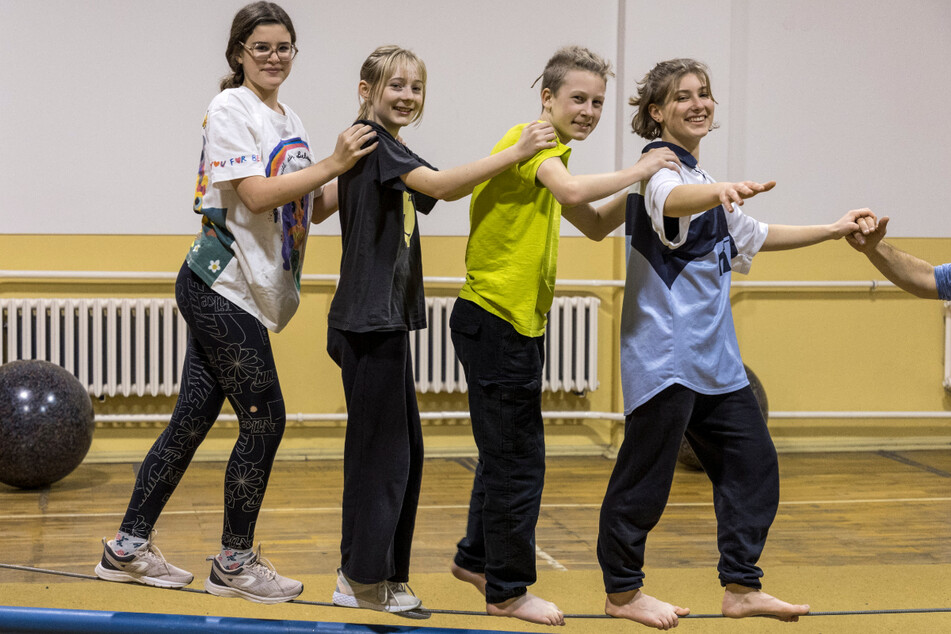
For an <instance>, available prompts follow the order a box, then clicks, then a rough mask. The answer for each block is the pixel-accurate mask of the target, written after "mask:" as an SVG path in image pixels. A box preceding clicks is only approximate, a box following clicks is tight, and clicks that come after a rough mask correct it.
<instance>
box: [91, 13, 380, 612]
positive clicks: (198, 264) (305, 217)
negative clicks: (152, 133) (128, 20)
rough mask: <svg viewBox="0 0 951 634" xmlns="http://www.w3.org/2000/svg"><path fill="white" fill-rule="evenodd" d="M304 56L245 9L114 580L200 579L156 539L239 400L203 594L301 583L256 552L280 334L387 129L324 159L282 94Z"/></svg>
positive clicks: (271, 592) (287, 590) (273, 443)
mask: <svg viewBox="0 0 951 634" xmlns="http://www.w3.org/2000/svg"><path fill="white" fill-rule="evenodd" d="M296 51H297V47H296V34H295V31H294V25H293V23H292V22H291V19H290V17H289V16H288V15H287V13H285V12H284V10H283V9H282V8H281V7H279V6H278V5H276V4H274V3H271V2H256V3H254V4H249V5H247V6H245V7H244V8H242V9H241V10H240V11H238V13H237V14H236V15H235V17H234V20H233V23H232V26H231V35H230V38H229V40H228V47H227V49H226V56H227V60H228V65H229V66H230V67H231V70H232V72H231V74H230V75H228V76H227V77H225V78H224V79H223V80H222V82H221V92H220V93H219V94H218V95H217V96H216V97H215V98H214V99H212V101H211V104H210V105H209V106H208V111H207V113H206V114H205V120H204V124H203V126H202V127H203V145H202V154H201V161H200V163H199V168H198V178H197V183H196V192H195V202H194V211H195V213H198V214H201V216H202V226H201V231H200V232H199V234H198V237H197V238H196V239H195V241H194V243H193V245H192V247H191V249H190V250H189V252H188V254H187V257H186V259H185V263H184V264H183V265H182V268H181V271H180V272H179V276H178V280H177V281H176V284H175V295H176V299H177V302H178V306H179V310H180V311H181V314H182V316H183V317H184V319H185V321H186V323H187V324H188V327H189V333H188V336H189V340H188V350H187V353H186V357H185V360H184V367H183V369H182V379H181V390H180V393H179V398H178V403H177V404H176V406H175V410H174V412H173V414H172V419H171V421H170V423H169V425H168V427H167V428H166V429H165V431H163V432H162V434H161V435H160V436H159V438H158V440H156V441H155V444H154V445H153V446H152V448H151V450H150V451H149V453H148V455H147V456H146V457H145V460H144V461H143V462H142V465H141V467H140V468H139V471H138V474H137V476H136V481H135V487H134V489H133V492H132V499H131V501H130V502H129V506H128V509H127V511H126V514H125V517H124V518H123V520H122V523H121V525H120V526H119V531H118V533H117V534H116V536H115V539H111V540H108V541H106V540H105V539H104V540H103V544H104V549H103V555H102V560H101V562H100V563H99V564H98V565H97V566H96V574H97V575H98V576H99V577H100V578H102V579H106V580H109V581H120V582H133V583H141V584H146V585H153V586H160V587H168V588H180V587H182V586H185V585H187V584H189V583H190V582H191V581H192V579H193V577H192V575H191V573H189V572H187V571H185V570H182V569H180V568H177V567H175V566H173V565H171V564H169V563H168V562H166V561H165V559H164V557H163V556H162V554H161V553H160V552H159V550H158V549H157V548H156V547H155V546H154V545H153V544H152V533H153V528H154V526H155V523H156V522H157V520H158V518H159V515H160V514H161V512H162V509H163V508H164V506H165V503H166V502H167V501H168V499H169V497H170V496H171V495H172V493H173V492H174V491H175V488H176V485H177V484H178V482H179V481H180V480H181V478H182V476H183V475H184V473H185V470H186V469H187V468H188V465H189V463H190V461H191V459H192V457H193V456H194V454H195V451H196V449H197V448H198V446H199V445H200V444H201V442H202V440H204V438H205V436H206V434H207V433H208V431H209V430H210V429H211V427H212V425H213V424H214V422H215V420H216V418H217V417H218V414H219V412H220V410H221V407H222V405H223V403H224V401H225V399H228V401H229V402H230V403H231V405H232V407H233V408H234V411H235V413H236V414H237V417H238V425H239V432H238V439H237V442H236V443H235V446H234V450H233V452H232V454H231V458H230V459H229V461H228V464H227V467H226V470H225V485H224V486H225V496H224V497H225V509H224V528H223V531H222V536H221V551H220V552H219V553H218V554H217V555H216V556H215V557H213V558H211V559H213V561H212V564H211V572H210V574H209V576H208V578H207V580H206V581H205V589H206V590H207V591H208V592H210V593H211V594H215V595H218V596H226V597H241V598H244V599H248V600H250V601H255V602H259V603H277V602H281V601H288V600H290V599H293V598H294V597H296V596H298V595H299V594H300V593H301V590H302V589H303V585H302V584H301V583H300V582H298V581H295V580H293V579H289V578H287V577H283V576H281V575H279V574H277V572H276V571H275V570H274V567H273V566H272V565H271V564H270V562H268V561H267V560H266V559H264V558H263V557H262V556H261V549H260V546H258V549H257V550H256V551H255V550H254V549H253V546H254V527H255V524H256V522H257V518H258V513H259V511H260V509H261V503H262V501H263V499H264V492H265V489H266V487H267V482H268V476H269V474H270V471H271V466H272V463H273V461H274V456H275V453H276V452H277V448H278V445H279V444H280V441H281V437H282V435H283V432H284V424H285V408H284V398H283V396H282V393H281V387H280V383H279V381H278V377H277V371H276V368H275V365H274V356H273V352H272V349H271V345H270V341H269V335H268V330H273V331H274V332H278V331H280V330H281V329H282V328H283V327H284V326H285V325H286V324H287V322H288V321H289V320H290V318H291V317H292V316H293V314H294V312H295V311H296V310H297V306H298V304H299V303H300V276H301V268H302V266H303V261H304V250H305V246H306V240H307V234H308V229H309V225H310V223H311V222H314V223H317V222H320V221H322V220H323V219H325V218H326V217H327V216H328V215H330V214H331V213H333V211H335V210H336V207H337V191H336V182H335V181H334V182H332V180H333V179H334V178H335V177H336V176H338V175H339V174H341V173H343V172H345V171H346V170H347V169H349V168H350V167H351V166H352V165H353V164H354V163H355V162H356V161H357V160H358V159H359V158H361V157H363V156H365V155H367V154H369V153H370V152H372V151H373V150H374V149H375V142H374V140H373V139H374V137H375V135H376V133H375V132H373V131H372V130H371V129H370V127H369V126H367V125H355V126H352V127H350V128H348V129H347V130H345V131H344V132H343V133H341V134H340V136H339V137H338V138H337V144H336V147H335V149H334V151H333V153H332V154H331V155H330V156H328V157H326V158H324V159H323V160H320V161H317V160H316V159H315V157H314V155H313V153H312V152H311V149H310V145H309V143H308V140H307V133H306V131H305V130H304V127H303V125H302V124H301V121H300V119H299V118H298V116H297V115H296V114H295V113H294V111H293V110H291V109H290V107H288V106H287V105H286V104H284V103H282V102H280V101H279V100H278V93H279V90H280V88H281V86H282V85H283V83H284V81H285V80H286V79H287V76H288V75H289V74H290V72H291V67H292V61H293V58H294V56H295V54H296Z"/></svg>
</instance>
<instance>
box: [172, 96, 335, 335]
mask: <svg viewBox="0 0 951 634" xmlns="http://www.w3.org/2000/svg"><path fill="white" fill-rule="evenodd" d="M281 108H282V109H283V111H284V114H281V113H279V112H275V111H274V110H272V109H271V108H269V107H268V106H266V105H265V104H264V102H262V101H261V100H260V99H259V98H258V97H257V95H255V94H254V93H253V92H252V91H251V90H249V89H248V88H245V87H243V86H242V87H240V88H231V89H228V90H224V91H222V92H220V93H219V94H218V95H217V96H216V97H215V98H214V99H212V101H211V104H210V105H209V106H208V112H207V113H206V115H205V122H204V124H203V126H202V127H203V130H204V131H203V135H202V136H203V143H202V154H201V165H200V166H199V170H198V180H197V184H196V188H195V189H196V190H195V204H194V210H195V212H196V213H200V214H202V229H201V232H200V233H199V234H198V237H197V238H195V242H194V243H193V245H192V248H191V251H190V252H189V254H188V259H187V261H188V266H189V268H190V269H191V270H192V271H194V272H195V273H196V274H197V275H198V276H199V277H201V278H202V279H203V280H204V281H205V282H206V283H207V284H208V285H209V286H210V287H211V288H212V289H213V290H214V291H215V292H217V293H218V294H220V295H221V296H222V297H225V298H227V299H229V300H231V301H232V302H234V303H235V304H237V305H238V306H240V307H241V308H243V309H244V310H246V311H248V312H249V313H250V314H252V315H254V316H255V317H256V318H257V319H259V320H260V321H261V323H262V324H264V325H265V326H266V327H267V328H268V329H270V330H272V331H274V332H279V331H280V330H281V329H282V328H283V327H284V326H285V325H287V322H288V321H289V320H290V318H291V317H292V316H293V315H294V313H295V312H296V310H297V306H298V305H299V304H300V275H301V269H302V267H303V263H304V249H305V246H306V243H307V234H308V231H309V230H310V218H311V214H312V211H313V204H314V193H308V194H306V195H304V196H303V197H301V198H300V199H299V200H295V201H292V202H290V203H288V204H286V205H283V206H282V207H278V208H275V209H272V210H270V211H266V212H262V213H258V214H255V213H251V211H250V210H249V209H248V208H247V207H246V206H245V205H244V204H243V203H242V202H241V199H240V198H239V197H238V194H237V192H236V191H235V189H234V187H233V181H234V180H235V179H240V178H245V177H247V176H265V177H268V176H277V175H280V174H287V173H290V172H296V171H297V170H300V169H303V168H305V167H307V166H309V165H312V164H313V163H314V159H313V155H312V154H311V151H310V146H309V143H308V139H307V133H306V131H305V130H304V126H303V124H302V123H301V121H300V119H299V118H298V117H297V115H296V114H294V112H293V111H292V110H291V109H290V108H289V107H287V106H286V105H284V104H281ZM317 195H320V191H318V192H317Z"/></svg>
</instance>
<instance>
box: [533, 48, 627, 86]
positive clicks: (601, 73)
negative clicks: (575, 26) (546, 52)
mask: <svg viewBox="0 0 951 634" xmlns="http://www.w3.org/2000/svg"><path fill="white" fill-rule="evenodd" d="M572 70H586V71H588V72H591V73H594V74H595V75H597V76H598V77H600V78H601V79H603V80H604V81H605V82H607V81H608V77H614V71H613V70H611V62H609V61H607V60H606V59H604V58H603V57H601V56H600V55H598V54H597V53H593V52H592V51H590V50H588V49H586V48H584V47H583V46H564V47H562V48H560V49H558V50H557V51H555V54H554V55H552V56H551V59H549V60H548V63H547V64H545V70H544V71H542V74H541V75H539V77H538V79H536V80H535V81H534V82H533V83H532V86H534V85H535V84H537V83H538V80H539V79H540V80H541V82H542V86H541V90H542V91H544V90H545V89H546V88H547V89H548V90H550V91H551V93H552V94H553V95H555V94H558V89H559V88H561V85H562V84H563V83H565V75H567V74H568V72H569V71H572Z"/></svg>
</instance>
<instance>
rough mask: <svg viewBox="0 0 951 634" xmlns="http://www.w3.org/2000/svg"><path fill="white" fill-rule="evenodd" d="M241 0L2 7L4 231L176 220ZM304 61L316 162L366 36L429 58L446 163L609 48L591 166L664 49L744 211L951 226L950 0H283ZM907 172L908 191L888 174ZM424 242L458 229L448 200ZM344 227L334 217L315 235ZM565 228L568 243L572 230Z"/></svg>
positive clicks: (612, 160)
mask: <svg viewBox="0 0 951 634" xmlns="http://www.w3.org/2000/svg"><path fill="white" fill-rule="evenodd" d="M243 4H244V2H243V1H241V0H238V1H235V0H206V2H203V3H194V2H191V1H185V0H164V1H162V2H140V1H134V2H133V1H129V0H94V1H90V2H75V1H74V0H0V24H3V25H4V26H5V28H4V36H3V37H2V38H0V56H2V59H3V60H4V62H3V63H2V64H0V148H2V149H0V232H3V233H115V234H124V233H132V234H188V233H192V232H194V231H196V230H197V226H198V220H197V218H196V217H194V215H193V214H192V213H191V201H192V194H193V191H194V180H195V172H196V169H197V166H198V158H199V153H200V143H201V142H200V126H201V120H202V116H203V114H204V109H205V107H206V105H207V103H208V101H209V100H210V99H211V98H212V97H213V96H214V94H215V93H216V92H217V81H218V79H219V78H220V77H221V76H222V75H224V74H225V73H226V72H227V65H226V63H225V60H224V53H223V51H224V47H225V45H226V42H227V35H228V28H229V26H230V21H231V17H232V16H233V15H234V12H235V11H236V10H237V9H238V8H240V7H241V6H242V5H243ZM282 6H284V7H285V8H286V9H287V11H288V13H289V14H290V15H291V17H292V18H293V19H294V23H295V26H296V28H297V32H298V44H299V46H300V48H301V54H300V56H299V57H298V60H297V61H296V62H295V65H294V72H293V73H292V75H291V77H290V79H289V80H288V82H287V83H286V84H285V85H284V87H282V90H281V99H282V100H283V101H285V102H286V103H288V104H290V105H291V106H292V107H293V108H294V109H295V110H296V111H297V112H298V114H300V115H301V118H302V119H303V120H304V123H305V125H306V126H307V128H308V131H309V133H310V137H311V145H312V146H313V148H314V150H315V152H316V153H317V154H318V155H325V154H327V153H329V152H330V151H331V150H332V148H333V143H334V140H335V138H336V135H337V133H338V132H339V131H340V130H342V129H343V128H345V127H346V126H347V125H348V124H349V123H350V122H351V121H352V119H353V117H354V115H355V113H356V108H357V101H356V94H355V93H356V83H357V73H358V70H359V66H360V63H361V62H362V61H363V59H364V58H365V57H366V55H367V54H368V53H369V52H370V51H371V50H372V49H373V48H375V47H376V46H377V45H379V44H383V43H397V44H401V45H403V46H406V47H408V48H412V49H413V50H415V51H416V52H417V53H419V54H420V55H421V57H422V58H423V59H424V60H425V61H426V63H427V66H428V68H429V78H430V79H429V86H428V98H427V104H426V115H425V117H424V120H423V122H422V124H421V126H420V127H419V128H408V129H406V130H405V134H404V135H403V136H404V138H405V139H406V141H407V143H408V144H409V145H410V146H411V147H412V148H413V149H414V150H415V151H417V152H418V153H419V154H421V155H422V156H424V157H426V158H427V159H428V160H430V162H432V163H433V164H434V165H437V166H451V165H455V164H458V163H461V162H465V161H469V160H473V159H476V158H478V157H480V156H482V155H484V154H486V153H488V151H489V150H490V149H491V147H492V145H493V144H494V143H495V141H496V140H497V139H498V138H499V137H500V136H501V134H502V133H503V132H504V131H505V130H506V129H507V128H508V127H509V126H511V125H512V124H514V123H516V122H518V121H523V120H529V119H531V118H533V117H534V116H536V114H537V113H538V109H539V104H538V97H537V88H536V89H532V88H530V87H529V86H530V85H531V83H532V81H534V79H535V77H537V76H538V74H539V73H540V72H541V69H542V67H543V66H544V63H545V61H546V60H547V59H548V57H549V56H550V55H551V53H552V52H553V51H554V49H555V48H557V47H558V46H560V45H563V44H569V43H577V44H582V45H585V46H588V47H590V48H592V49H594V50H596V51H598V52H600V53H602V54H603V55H605V56H607V57H608V58H610V59H612V60H615V61H616V62H617V65H618V67H619V69H620V70H621V72H619V76H618V78H617V80H616V81H613V82H611V83H610V84H609V88H608V104H607V108H606V111H605V113H604V116H603V118H602V122H601V126H600V127H599V129H598V130H596V131H595V133H594V134H593V135H592V137H591V138H589V139H588V140H587V141H585V142H584V143H581V144H578V145H577V147H575V148H574V151H573V152H574V153H573V156H572V159H571V169H572V171H574V172H575V173H590V172H595V171H606V170H610V169H614V168H615V166H616V165H618V164H619V163H620V162H626V161H625V159H628V160H634V159H635V158H636V156H637V155H638V153H639V151H640V147H641V146H642V145H643V141H642V140H640V139H637V138H635V137H634V136H633V135H632V134H631V133H630V131H629V130H630V128H629V120H630V115H631V109H630V107H629V106H627V105H626V103H627V97H628V96H629V95H630V94H632V93H633V92H634V91H635V89H636V85H635V82H636V80H637V79H638V78H640V77H642V76H643V75H644V73H645V72H646V71H647V70H648V69H649V68H650V66H651V65H653V64H654V63H655V62H657V61H659V60H662V59H667V58H670V57H683V56H692V57H697V58H699V59H702V60H703V61H705V62H706V63H708V64H709V66H710V67H711V71H712V75H713V88H714V91H715V94H716V96H717V99H718V100H719V102H720V105H719V106H718V111H717V119H718V120H719V122H720V124H721V129H719V130H717V131H715V132H713V133H712V134H711V135H710V136H709V137H708V138H707V139H706V140H705V141H704V144H703V151H702V157H701V159H702V164H703V165H704V167H706V168H707V169H708V171H710V172H711V173H712V174H713V175H714V176H715V177H717V178H719V179H720V180H729V179H747V178H748V179H758V180H766V179H775V180H777V181H778V182H779V186H778V187H777V188H776V190H774V191H773V192H770V193H769V194H768V195H764V196H763V197H762V198H761V199H757V200H754V201H750V202H749V203H748V204H747V211H749V212H750V213H752V214H753V215H755V216H757V217H759V218H761V219H763V220H766V221H769V222H786V223H804V222H810V223H812V222H828V221H830V220H832V219H833V218H834V217H837V216H838V215H840V213H841V212H843V211H845V210H846V209H848V208H850V207H857V206H871V207H873V208H874V209H876V211H879V212H881V213H888V214H889V215H892V216H893V222H892V224H891V225H890V230H891V232H892V233H893V234H894V235H901V236H929V235H937V236H951V221H948V220H947V219H945V218H944V217H943V216H942V214H941V213H940V205H939V198H938V191H939V190H938V188H939V186H940V185H942V184H943V183H944V182H946V181H947V180H948V177H949V176H951V155H949V153H948V152H947V150H946V148H947V147H949V146H951V118H949V117H948V116H947V113H946V109H947V104H948V103H951V99H949V97H951V85H949V82H948V81H947V80H946V79H945V78H944V73H943V72H942V71H943V66H944V65H945V64H946V63H947V62H948V60H949V59H951V37H949V36H948V33H949V32H951V3H949V2H946V1H945V0H906V1H905V2H902V3H881V2H877V1H876V0H836V1H835V2H821V1H818V0H758V1H750V0H702V1H701V0H681V2H678V3H676V4H670V3H667V4H663V3H657V2H648V1H646V0H618V1H610V2H590V3H583V4H579V3H577V2H569V1H567V0H521V1H513V0H482V1H480V2H477V3H474V2H456V1H446V0H407V1H406V2H404V3H400V4H399V5H398V8H396V7H397V5H394V4H393V3H387V2H382V1H379V0H349V1H342V0H339V1H337V2H320V3H317V2H312V1H309V0H285V1H284V2H283V3H282ZM899 183H901V184H904V183H909V184H911V186H910V187H909V186H908V185H904V186H900V185H899ZM421 228H422V231H423V232H424V233H428V234H430V235H434V234H444V235H463V234H465V233H466V232H467V229H468V223H467V202H466V200H463V201H458V202H456V203H442V204H440V206H438V207H437V209H436V211H434V213H433V215H432V217H431V218H426V219H424V220H423V221H422V222H421ZM318 231H319V232H321V233H335V232H336V222H335V221H334V220H330V221H328V222H327V223H324V225H322V226H321V227H319V228H318ZM564 232H565V233H566V234H569V235H576V233H577V232H575V231H574V230H573V229H572V228H569V227H567V223H566V228H565V230H564Z"/></svg>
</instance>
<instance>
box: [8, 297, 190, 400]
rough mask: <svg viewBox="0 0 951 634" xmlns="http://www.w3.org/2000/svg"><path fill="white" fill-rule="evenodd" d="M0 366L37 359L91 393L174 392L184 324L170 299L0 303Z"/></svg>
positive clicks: (182, 348)
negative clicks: (67, 374)
mask: <svg viewBox="0 0 951 634" xmlns="http://www.w3.org/2000/svg"><path fill="white" fill-rule="evenodd" d="M0 327H2V335H3V342H2V344H3V345H2V349H0V363H9V362H10V361H15V360H18V359H41V360H43V361H50V362H52V363H55V364H57V365H60V366H62V367H64V368H66V369H67V370H69V371H70V372H72V373H73V375H75V376H76V378H78V379H79V381H80V383H82V384H83V385H85V386H86V389H87V390H88V391H89V393H90V394H91V395H93V396H103V395H106V396H115V395H117V394H119V395H122V396H144V395H146V394H149V395H152V396H158V395H159V394H163V395H166V396H169V395H171V394H175V393H177V392H178V387H179V379H180V376H179V375H180V374H181V367H182V361H183V359H184V355H185V346H186V341H187V327H186V326H185V322H184V320H183V319H182V318H181V316H180V315H179V314H178V307H177V306H176V305H175V300H174V299H170V298H169V299H121V298H110V299H100V298H97V299H92V298H89V299H2V298H0Z"/></svg>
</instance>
